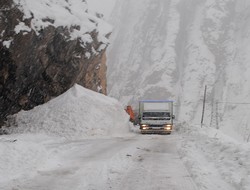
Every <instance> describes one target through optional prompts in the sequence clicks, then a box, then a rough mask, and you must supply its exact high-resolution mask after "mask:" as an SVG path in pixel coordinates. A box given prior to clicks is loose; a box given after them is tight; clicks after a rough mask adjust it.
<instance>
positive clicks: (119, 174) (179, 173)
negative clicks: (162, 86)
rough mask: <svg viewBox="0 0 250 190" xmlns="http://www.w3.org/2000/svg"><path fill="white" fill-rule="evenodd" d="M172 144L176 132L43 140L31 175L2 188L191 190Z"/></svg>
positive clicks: (177, 140)
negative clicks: (43, 150) (40, 160)
mask: <svg viewBox="0 0 250 190" xmlns="http://www.w3.org/2000/svg"><path fill="white" fill-rule="evenodd" d="M178 142H179V137H178V135H169V136H161V135H139V134H138V135H136V136H135V137H127V138H109V139H108V138H107V139H89V140H80V141H75V142H67V143H58V144H57V143H52V144H47V145H46V147H47V149H48V151H49V152H50V154H49V159H48V162H47V163H46V164H44V165H43V166H42V167H40V168H38V170H37V172H36V175H34V176H32V177H31V178H23V179H22V178H20V179H18V180H14V181H12V183H8V184H5V186H4V187H2V188H3V189H5V190H13V189H18V190H31V189H32V190H33V189H36V190H45V189H46V190H68V189H74V190H78V189H79V190H80V189H81V190H82V189H86V190H94V189H98V190H99V189H150V190H151V189H175V190H183V189H185V190H189V189H190V190H195V189H197V188H196V185H195V183H194V182H193V180H192V177H191V175H190V174H189V173H188V171H187V170H186V168H185V166H184V164H183V162H182V160H181V159H180V155H179V154H178V151H177V145H178ZM26 172H27V173H28V172H29V171H26Z"/></svg>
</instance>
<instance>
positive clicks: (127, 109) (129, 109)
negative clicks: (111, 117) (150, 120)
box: [125, 106, 135, 122]
mask: <svg viewBox="0 0 250 190" xmlns="http://www.w3.org/2000/svg"><path fill="white" fill-rule="evenodd" d="M125 111H126V112H127V113H128V114H129V116H130V118H129V121H131V122H134V121H135V114H134V111H133V109H132V106H127V108H126V109H125Z"/></svg>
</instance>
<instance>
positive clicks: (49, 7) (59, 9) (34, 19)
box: [14, 0, 112, 44]
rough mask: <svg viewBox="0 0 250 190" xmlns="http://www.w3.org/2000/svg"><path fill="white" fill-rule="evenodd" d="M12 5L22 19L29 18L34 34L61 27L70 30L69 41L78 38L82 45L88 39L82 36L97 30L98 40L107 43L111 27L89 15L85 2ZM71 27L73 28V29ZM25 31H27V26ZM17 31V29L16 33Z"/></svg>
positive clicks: (26, 0) (27, 0)
mask: <svg viewBox="0 0 250 190" xmlns="http://www.w3.org/2000/svg"><path fill="white" fill-rule="evenodd" d="M14 3H15V4H16V5H17V7H18V8H19V9H20V10H21V11H22V12H23V13H24V19H30V18H31V28H32V29H33V30H35V31H36V33H39V31H40V30H41V29H44V28H46V27H48V26H54V27H59V26H63V27H67V28H68V29H70V37H71V40H74V39H76V38H80V39H81V40H82V42H83V43H87V42H89V38H88V37H87V38H86V35H84V34H87V33H90V32H92V31H94V30H97V31H98V40H99V41H100V42H103V43H105V44H107V43H108V39H107V36H106V35H107V34H109V33H110V32H111V30H112V27H111V26H110V25H109V24H107V23H106V22H104V21H103V20H102V19H100V18H97V17H96V16H94V15H91V14H89V13H88V6H87V4H86V2H85V1H82V0H67V1H66V0H63V1H62V0H39V1H34V0H14ZM19 25H20V24H19ZM72 26H73V27H75V28H74V29H73V28H72ZM76 26H77V27H76ZM18 28H20V27H18ZM25 29H26V30H28V28H27V26H25ZM19 30H20V29H17V31H16V32H18V31H19Z"/></svg>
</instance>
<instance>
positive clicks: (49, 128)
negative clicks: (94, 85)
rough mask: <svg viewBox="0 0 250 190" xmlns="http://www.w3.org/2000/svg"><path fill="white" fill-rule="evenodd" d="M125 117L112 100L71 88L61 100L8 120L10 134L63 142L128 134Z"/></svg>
mask: <svg viewBox="0 0 250 190" xmlns="http://www.w3.org/2000/svg"><path fill="white" fill-rule="evenodd" d="M128 117H129V116H128V115H127V113H126V112H125V111H124V109H123V107H122V106H121V105H120V104H119V103H118V101H117V100H115V99H113V98H109V97H106V96H104V95H102V94H99V93H96V92H93V91H91V90H88V89H85V88H83V87H81V86H79V85H75V86H73V87H72V88H71V89H69V90H68V91H67V92H65V93H64V94H62V95H61V96H59V97H57V98H55V99H53V100H51V101H49V102H48V103H46V104H44V105H41V106H37V107H35V108H34V109H32V110H30V111H21V112H19V113H18V114H16V115H14V116H12V118H10V119H9V122H10V126H14V125H15V126H16V127H10V129H8V131H9V132H10V133H12V134H13V133H37V134H47V135H53V136H57V137H64V138H67V139H81V138H90V137H91V136H94V137H103V136H124V135H128V134H129V118H128Z"/></svg>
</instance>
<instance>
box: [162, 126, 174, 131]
mask: <svg viewBox="0 0 250 190" xmlns="http://www.w3.org/2000/svg"><path fill="white" fill-rule="evenodd" d="M164 128H165V129H166V130H168V131H170V130H172V125H165V127H164Z"/></svg>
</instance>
